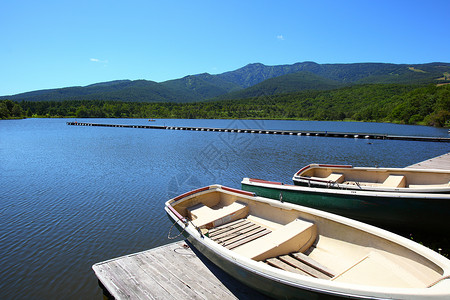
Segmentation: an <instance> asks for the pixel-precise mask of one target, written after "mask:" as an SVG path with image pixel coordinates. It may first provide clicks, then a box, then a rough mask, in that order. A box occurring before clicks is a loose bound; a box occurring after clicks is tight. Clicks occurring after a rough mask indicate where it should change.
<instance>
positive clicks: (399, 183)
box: [383, 174, 406, 188]
mask: <svg viewBox="0 0 450 300" xmlns="http://www.w3.org/2000/svg"><path fill="white" fill-rule="evenodd" d="M383 186H386V187H393V188H404V187H406V177H405V176H403V175H393V174H391V175H389V176H388V178H386V180H385V181H384V182H383Z"/></svg>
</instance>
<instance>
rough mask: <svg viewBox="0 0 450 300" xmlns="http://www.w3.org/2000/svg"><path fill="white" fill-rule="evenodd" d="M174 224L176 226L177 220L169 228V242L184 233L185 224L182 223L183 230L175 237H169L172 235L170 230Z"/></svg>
mask: <svg viewBox="0 0 450 300" xmlns="http://www.w3.org/2000/svg"><path fill="white" fill-rule="evenodd" d="M175 224H177V220H175V222H174V223H173V224H172V226H170V229H169V233H167V238H168V239H169V240H174V239H176V238H177V237H179V236H180V235H182V234H183V232H184V230H185V229H186V227H187V224H186V223H184V228H183V230H181V232H180V233H179V234H178V235H177V236H174V237H171V236H170V234H171V233H172V229H173V227H174V226H175Z"/></svg>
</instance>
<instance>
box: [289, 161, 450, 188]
mask: <svg viewBox="0 0 450 300" xmlns="http://www.w3.org/2000/svg"><path fill="white" fill-rule="evenodd" d="M292 180H293V181H294V184H295V185H301V186H308V187H319V188H339V189H349V190H362V191H379V192H381V191H384V192H401V193H438V194H445V193H450V170H430V169H413V168H370V167H353V166H351V165H326V164H310V165H307V166H306V167H304V168H302V169H300V170H299V171H298V172H297V173H295V174H294V176H293V177H292Z"/></svg>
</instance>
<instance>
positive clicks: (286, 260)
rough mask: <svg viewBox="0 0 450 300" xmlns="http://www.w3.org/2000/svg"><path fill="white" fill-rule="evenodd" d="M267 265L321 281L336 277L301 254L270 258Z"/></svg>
mask: <svg viewBox="0 0 450 300" xmlns="http://www.w3.org/2000/svg"><path fill="white" fill-rule="evenodd" d="M266 263H267V264H269V265H271V266H273V267H276V268H279V269H282V270H285V271H290V272H295V273H298V274H302V275H305V276H311V277H315V278H320V279H331V278H333V277H334V276H336V273H335V272H334V271H332V270H330V269H329V268H327V267H326V266H324V265H322V264H320V263H319V262H317V261H315V260H314V259H312V258H310V257H309V256H307V255H305V254H303V253H301V252H295V253H291V254H290V255H281V256H278V257H273V258H269V259H267V260H266Z"/></svg>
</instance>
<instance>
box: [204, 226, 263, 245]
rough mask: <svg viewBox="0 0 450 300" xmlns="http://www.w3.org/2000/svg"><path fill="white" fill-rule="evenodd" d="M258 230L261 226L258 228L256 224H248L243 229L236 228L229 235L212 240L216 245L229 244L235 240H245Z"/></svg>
mask: <svg viewBox="0 0 450 300" xmlns="http://www.w3.org/2000/svg"><path fill="white" fill-rule="evenodd" d="M258 229H262V227H261V226H258V225H256V224H249V226H247V227H245V228H238V229H237V230H233V231H232V232H230V233H228V232H227V233H225V234H224V235H223V236H221V237H219V238H217V239H216V238H214V239H213V240H214V241H215V242H217V243H218V244H224V243H226V242H230V240H234V241H235V240H236V239H243V238H245V237H246V236H247V235H250V234H252V232H254V231H256V230H258Z"/></svg>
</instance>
